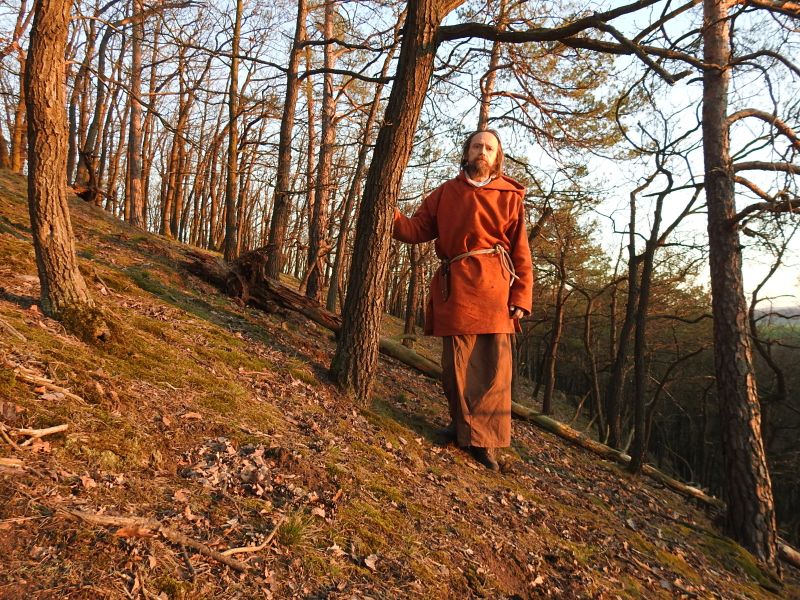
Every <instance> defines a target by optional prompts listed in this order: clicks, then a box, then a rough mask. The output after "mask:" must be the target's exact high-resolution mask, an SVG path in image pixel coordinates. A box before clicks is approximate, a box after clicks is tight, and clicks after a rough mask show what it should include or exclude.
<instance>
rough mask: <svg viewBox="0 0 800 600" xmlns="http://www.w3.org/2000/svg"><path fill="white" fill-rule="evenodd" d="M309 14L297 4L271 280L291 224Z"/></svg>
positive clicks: (268, 271) (271, 232)
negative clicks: (294, 139) (297, 117)
mask: <svg viewBox="0 0 800 600" xmlns="http://www.w3.org/2000/svg"><path fill="white" fill-rule="evenodd" d="M307 13H308V9H307V8H306V1H305V0H298V1H297V20H296V24H295V31H294V40H293V41H292V47H291V49H290V50H289V65H288V67H287V69H286V96H285V98H284V101H283V118H282V119H281V131H280V138H279V141H278V165H277V181H276V183H275V201H274V203H273V208H272V218H271V220H270V226H269V239H268V241H267V248H266V250H267V266H266V275H267V277H269V278H271V279H278V276H279V275H280V273H281V269H282V268H283V258H284V257H283V244H284V238H285V237H286V227H287V224H288V221H289V200H290V198H291V181H290V169H291V166H292V130H293V128H294V116H295V105H296V104H297V96H298V92H299V86H300V82H299V80H298V78H297V65H298V63H299V61H300V48H299V45H300V43H302V41H303V40H304V39H305V31H306V23H305V21H306V15H307Z"/></svg>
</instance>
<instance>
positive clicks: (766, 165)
mask: <svg viewBox="0 0 800 600" xmlns="http://www.w3.org/2000/svg"><path fill="white" fill-rule="evenodd" d="M733 170H734V171H736V172H737V173H738V172H739V171H775V172H778V171H780V172H783V173H791V174H792V175H800V165H796V164H794V163H787V162H765V161H760V160H751V161H747V162H740V163H735V164H734V165H733Z"/></svg>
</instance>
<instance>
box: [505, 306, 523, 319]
mask: <svg viewBox="0 0 800 600" xmlns="http://www.w3.org/2000/svg"><path fill="white" fill-rule="evenodd" d="M508 315H509V316H510V317H511V318H512V319H521V318H522V317H524V316H525V311H524V310H522V309H521V308H519V307H518V306H514V305H511V306H509V307H508Z"/></svg>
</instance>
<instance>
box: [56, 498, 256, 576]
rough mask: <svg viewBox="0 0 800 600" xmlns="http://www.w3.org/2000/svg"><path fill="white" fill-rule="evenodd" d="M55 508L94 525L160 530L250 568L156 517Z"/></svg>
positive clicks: (229, 563) (168, 536) (238, 567)
mask: <svg viewBox="0 0 800 600" xmlns="http://www.w3.org/2000/svg"><path fill="white" fill-rule="evenodd" d="M54 508H56V510H60V511H61V512H64V513H66V514H68V515H71V516H73V517H76V518H78V519H81V520H82V521H86V522H87V523H92V524H93V525H103V526H112V527H131V528H136V529H149V530H152V531H155V532H158V533H159V534H160V535H161V536H162V537H164V539H166V540H168V541H170V542H172V543H173V544H177V545H179V546H188V547H189V548H193V549H194V550H197V551H198V552H199V553H200V554H202V555H203V556H206V557H208V558H212V559H214V560H216V561H217V562H221V563H222V564H224V565H226V566H228V567H230V568H232V569H236V570H237V571H242V572H245V571H247V570H248V568H249V567H248V566H247V565H246V564H245V563H243V562H241V561H238V560H236V559H235V558H231V557H229V556H226V555H225V554H224V553H222V552H217V551H216V550H213V549H212V548H209V547H208V546H206V545H205V544H203V543H202V542H198V541H197V540H194V539H192V538H190V537H188V536H185V535H183V534H182V533H179V532H177V531H175V530H174V529H170V528H169V527H166V526H165V525H162V524H161V523H159V522H158V521H156V520H154V519H137V518H133V517H112V516H109V515H97V514H93V513H88V512H84V511H82V510H75V509H71V508H64V507H61V506H58V507H54Z"/></svg>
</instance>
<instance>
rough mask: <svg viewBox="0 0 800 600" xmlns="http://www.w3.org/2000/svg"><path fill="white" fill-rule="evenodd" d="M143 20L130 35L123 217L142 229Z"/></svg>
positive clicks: (137, 2) (136, 6) (138, 3)
mask: <svg viewBox="0 0 800 600" xmlns="http://www.w3.org/2000/svg"><path fill="white" fill-rule="evenodd" d="M143 10H144V9H143V5H142V0H133V13H134V14H139V13H141V12H143ZM143 43H144V20H143V19H136V20H135V21H134V23H133V32H132V36H131V79H130V84H129V85H130V92H129V94H130V99H131V100H130V114H129V118H130V125H129V128H128V168H127V174H126V177H125V220H126V221H128V222H129V223H130V224H131V225H133V226H134V227H140V228H145V227H146V226H147V224H146V223H145V220H144V204H145V199H144V190H142V103H141V94H142V45H143Z"/></svg>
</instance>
